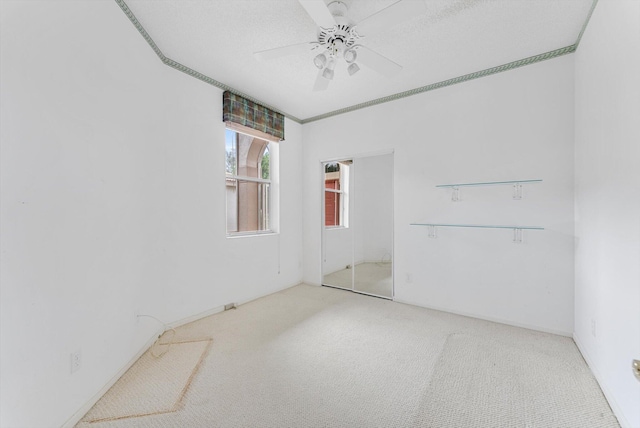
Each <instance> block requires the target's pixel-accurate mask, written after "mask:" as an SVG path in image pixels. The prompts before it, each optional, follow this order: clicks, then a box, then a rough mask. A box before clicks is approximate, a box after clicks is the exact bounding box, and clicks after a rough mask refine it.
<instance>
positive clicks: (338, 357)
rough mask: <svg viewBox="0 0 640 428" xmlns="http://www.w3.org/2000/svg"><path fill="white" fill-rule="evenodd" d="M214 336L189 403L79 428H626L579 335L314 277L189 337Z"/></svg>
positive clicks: (185, 330) (190, 328) (203, 324)
mask: <svg viewBox="0 0 640 428" xmlns="http://www.w3.org/2000/svg"><path fill="white" fill-rule="evenodd" d="M201 337H212V338H213V339H214V342H213V345H212V346H211V348H210V350H209V351H208V353H207V354H206V357H205V359H204V361H203V362H202V364H201V366H200V369H199V370H198V371H197V373H196V375H195V376H194V377H193V380H192V382H191V385H190V387H189V388H188V389H187V391H186V393H185V395H184V398H183V400H182V402H181V404H180V406H179V408H178V410H177V411H175V412H171V413H166V414H154V415H149V416H142V417H137V418H128V419H118V420H109V421H104V422H95V423H88V422H81V423H80V424H78V427H82V428H85V427H92V428H115V427H148V428H152V427H153V428H155V427H167V428H168V427H172V428H173V427H232V428H234V427H278V428H281V427H350V428H353V427H366V428H370V427H411V426H424V427H434V428H442V427H445V428H448V427H479V428H482V427H488V428H489V427H491V428H493V427H502V426H505V427H506V426H508V427H522V428H525V427H526V428H529V427H540V428H542V427H544V428H554V427H556V428H567V427H580V428H609V427H618V425H617V423H616V421H615V418H614V417H613V415H612V413H611V410H610V409H609V407H608V405H607V403H606V401H605V399H604V397H603V395H602V393H601V392H600V390H599V389H598V386H597V384H596V383H595V380H594V378H593V376H592V375H591V373H590V372H589V370H588V368H587V367H586V364H585V362H584V361H583V359H582V358H581V356H580V354H579V352H578V351H577V349H576V346H575V344H574V343H573V341H572V340H571V339H570V338H566V337H560V336H555V335H551V334H545V333H539V332H535V331H531V330H526V329H521V328H515V327H510V326H505V325H501V324H496V323H491V322H487V321H481V320H476V319H472V318H466V317H462V316H457V315H452V314H447V313H443V312H437V311H431V310H427V309H422V308H418V307H414V306H410V305H403V304H399V303H395V302H392V301H389V300H384V299H376V298H372V297H367V296H363V295H360V294H356V293H351V292H347V291H343V290H338V289H332V288H328V287H313V286H307V285H301V286H297V287H293V288H290V289H288V290H285V291H283V292H280V293H276V294H273V295H271V296H268V297H265V298H262V299H259V300H256V301H254V302H251V303H248V304H246V305H242V306H240V307H239V308H238V309H237V310H230V311H226V312H223V313H220V314H216V315H214V316H211V317H207V318H205V319H202V320H199V321H197V322H195V323H192V324H189V325H186V326H184V327H181V328H179V329H177V333H176V337H175V340H180V341H185V340H194V339H197V338H201ZM163 381H164V379H147V380H142V379H141V380H140V383H141V386H140V388H141V389H145V388H144V386H145V385H146V386H147V391H151V393H153V391H155V389H156V388H157V385H158V384H159V383H162V382H163ZM115 398H118V397H114V396H113V395H112V396H111V397H107V396H105V397H104V399H103V400H105V401H106V400H109V401H111V400H113V399H115ZM121 401H122V400H120V402H121ZM99 404H100V403H99ZM100 405H101V406H105V407H111V406H118V405H120V404H117V403H110V404H107V403H104V404H100Z"/></svg>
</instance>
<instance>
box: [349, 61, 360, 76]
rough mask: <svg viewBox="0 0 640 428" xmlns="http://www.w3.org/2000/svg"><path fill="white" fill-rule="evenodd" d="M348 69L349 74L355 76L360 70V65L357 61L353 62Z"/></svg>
mask: <svg viewBox="0 0 640 428" xmlns="http://www.w3.org/2000/svg"><path fill="white" fill-rule="evenodd" d="M347 71H348V72H349V76H353V75H354V74H356V73H357V72H358V71H360V67H358V64H356V63H355V62H352V63H351V64H350V65H349V67H347Z"/></svg>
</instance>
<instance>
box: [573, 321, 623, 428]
mask: <svg viewBox="0 0 640 428" xmlns="http://www.w3.org/2000/svg"><path fill="white" fill-rule="evenodd" d="M573 341H574V342H575V343H576V346H577V347H578V350H579V351H580V353H581V354H582V357H583V358H584V360H585V361H586V362H587V365H588V366H589V369H591V373H593V376H594V377H595V378H596V381H597V382H598V384H599V385H600V389H601V390H602V393H603V394H604V397H605V398H606V399H607V401H608V402H609V406H611V410H613V414H614V415H615V416H616V418H618V423H619V424H620V426H621V427H622V428H633V427H632V426H631V423H629V421H628V420H627V418H626V417H625V416H624V413H622V409H621V408H620V406H619V405H618V402H617V401H616V399H615V398H614V396H613V394H612V392H611V389H610V388H609V386H608V385H607V383H606V382H605V380H604V377H602V375H601V373H600V372H599V371H598V369H597V368H596V366H595V364H594V363H593V359H592V358H591V357H590V356H589V353H588V352H587V349H586V348H585V347H584V346H583V345H582V342H581V341H580V339H579V338H578V335H577V334H576V333H573Z"/></svg>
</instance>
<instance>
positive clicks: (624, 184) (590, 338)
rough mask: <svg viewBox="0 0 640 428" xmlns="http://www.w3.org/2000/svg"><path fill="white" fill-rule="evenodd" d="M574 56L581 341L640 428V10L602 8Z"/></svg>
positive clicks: (638, 5) (614, 400)
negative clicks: (636, 363)
mask: <svg viewBox="0 0 640 428" xmlns="http://www.w3.org/2000/svg"><path fill="white" fill-rule="evenodd" d="M575 56H576V60H575V61H576V65H575V67H576V70H575V76H576V77H575V92H576V108H575V135H576V157H575V159H576V199H575V200H576V271H575V272H576V273H575V275H576V291H575V292H576V300H575V314H576V315H575V339H576V342H577V343H578V344H579V345H580V349H581V350H582V353H583V355H584V356H585V357H586V359H587V362H588V363H589V365H590V366H591V368H592V370H593V371H594V372H595V374H596V376H597V378H598V380H599V382H600V384H601V386H602V387H603V389H604V391H605V394H606V395H607V398H608V399H609V402H610V403H611V406H612V408H613V410H614V411H615V413H616V415H617V416H618V419H619V420H620V422H621V424H622V425H623V426H624V427H629V428H630V427H640V382H638V381H637V380H636V379H635V378H634V377H633V375H632V374H631V360H632V359H634V358H635V359H640V128H639V127H638V124H639V123H640V122H639V120H640V119H639V118H640V79H639V78H638V76H640V2H637V1H623V0H616V1H612V0H600V1H599V2H598V5H597V7H596V8H595V11H594V13H593V16H592V18H591V20H590V22H589V25H588V27H587V30H586V32H585V34H584V36H583V38H582V41H581V43H580V46H579V47H578V50H577V52H576V55H575Z"/></svg>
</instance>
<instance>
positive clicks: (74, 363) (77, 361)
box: [71, 349, 82, 373]
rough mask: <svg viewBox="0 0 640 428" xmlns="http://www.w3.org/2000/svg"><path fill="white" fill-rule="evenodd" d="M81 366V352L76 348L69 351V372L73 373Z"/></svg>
mask: <svg viewBox="0 0 640 428" xmlns="http://www.w3.org/2000/svg"><path fill="white" fill-rule="evenodd" d="M81 367H82V352H81V350H80V349H78V350H77V351H75V352H72V353H71V373H75V372H77V371H78V370H80V368H81Z"/></svg>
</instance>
